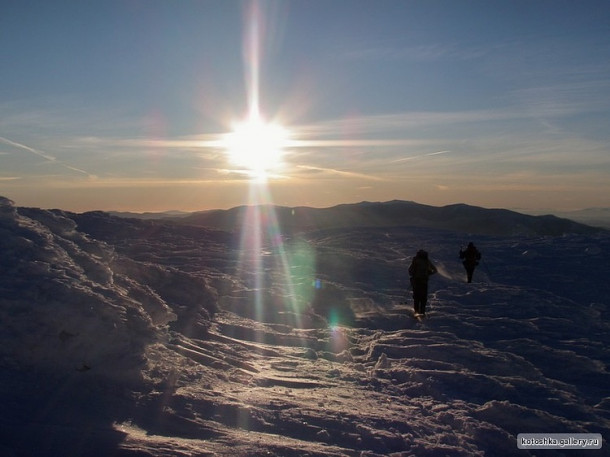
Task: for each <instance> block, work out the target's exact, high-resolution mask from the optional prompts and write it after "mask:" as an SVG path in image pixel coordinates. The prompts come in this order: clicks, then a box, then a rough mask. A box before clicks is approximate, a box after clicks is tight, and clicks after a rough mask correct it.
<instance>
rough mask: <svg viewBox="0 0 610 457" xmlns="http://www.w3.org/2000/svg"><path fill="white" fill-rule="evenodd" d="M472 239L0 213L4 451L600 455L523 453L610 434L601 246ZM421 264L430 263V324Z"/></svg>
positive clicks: (600, 241) (3, 205)
mask: <svg viewBox="0 0 610 457" xmlns="http://www.w3.org/2000/svg"><path fill="white" fill-rule="evenodd" d="M467 237H468V235H467V234H460V233H455V232H445V231H439V230H429V229H425V228H412V227H393V228H391V229H384V228H368V229H358V228H353V229H345V228H341V229H337V230H326V231H315V232H313V231H312V232H309V233H306V234H303V235H301V236H299V237H291V238H286V237H284V238H281V239H280V240H278V239H277V238H274V239H273V240H272V241H270V242H269V243H265V244H264V245H263V246H260V250H256V249H254V248H252V245H248V244H244V243H245V241H244V237H243V236H239V234H229V233H226V232H220V231H212V230H206V229H202V228H200V227H198V228H195V227H189V226H179V225H175V224H173V223H170V222H161V221H137V220H131V219H118V218H114V217H111V216H109V215H107V214H104V213H86V214H82V215H77V214H71V213H66V212H62V211H59V210H54V211H45V210H39V209H32V208H16V207H15V206H14V205H13V204H12V202H10V201H9V200H7V199H4V198H0V267H1V268H2V270H1V271H2V275H0V317H1V319H2V327H1V329H0V363H1V364H2V371H1V374H0V401H1V403H2V405H3V406H2V413H1V414H0V429H1V431H0V437H1V438H2V439H1V440H0V443H1V444H0V453H1V455H3V456H9V457H10V456H30V455H36V456H43V457H44V456H98V455H99V456H214V455H217V456H263V455H265V456H361V457H367V456H368V457H372V456H379V455H389V456H395V457H396V456H412V455H413V456H420V455H421V456H504V455H506V456H509V455H523V456H528V455H557V456H559V455H562V456H563V455H565V456H574V455H587V456H593V455H608V447H607V443H606V442H604V447H603V448H602V449H601V450H598V451H590V450H589V451H575V450H569V451H568V450H564V451H544V452H534V451H529V450H521V449H517V443H516V438H517V434H518V433H585V432H586V433H602V435H603V436H604V438H605V439H607V437H608V436H610V435H609V433H610V390H609V388H608V386H610V374H609V372H608V366H609V363H610V350H609V349H608V347H609V346H608V343H609V342H610V341H609V340H610V333H609V332H608V331H609V330H610V323H609V318H608V316H609V315H608V305H609V303H608V297H610V285H609V282H608V277H610V266H609V265H610V264H609V262H608V260H607V259H608V254H610V237H609V236H608V235H607V234H603V233H601V234H598V235H594V236H586V235H565V236H562V237H529V238H523V237H520V238H515V237H494V236H485V237H483V236H478V237H477V238H476V239H474V240H471V239H469V238H467ZM468 241H474V242H475V244H477V246H478V247H479V249H480V250H481V251H482V252H483V262H482V263H481V265H479V267H478V269H477V271H476V272H475V278H474V283H473V284H466V283H465V272H464V271H463V268H462V266H461V264H460V263H459V259H458V257H457V254H458V251H459V248H460V245H461V244H465V243H467V242H468ZM420 248H424V249H427V250H428V251H429V253H430V257H431V259H432V260H433V262H435V264H436V265H437V267H438V268H439V274H438V275H436V276H434V277H432V278H431V283H430V296H431V299H430V303H429V316H428V318H427V319H426V320H424V321H423V322H418V321H416V320H414V319H412V318H411V317H409V316H410V310H411V308H412V300H411V299H410V298H409V291H408V278H407V277H406V269H407V267H408V264H409V262H410V259H411V256H412V255H414V254H415V252H416V250H417V249H420Z"/></svg>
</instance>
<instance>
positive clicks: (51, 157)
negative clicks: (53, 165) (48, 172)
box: [0, 136, 57, 162]
mask: <svg viewBox="0 0 610 457" xmlns="http://www.w3.org/2000/svg"><path fill="white" fill-rule="evenodd" d="M0 141H2V142H3V143H6V144H8V145H10V146H15V147H16V148H19V149H24V150H26V151H30V152H31V153H32V154H36V155H37V156H38V157H42V158H43V159H46V160H48V161H49V162H57V159H56V158H55V157H53V156H52V155H49V154H45V153H44V152H41V151H38V150H36V149H34V148H31V147H29V146H26V145H25V144H21V143H15V142H14V141H11V140H9V139H8V138H4V137H2V136H0Z"/></svg>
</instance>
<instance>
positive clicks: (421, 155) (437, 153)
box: [390, 151, 451, 163]
mask: <svg viewBox="0 0 610 457" xmlns="http://www.w3.org/2000/svg"><path fill="white" fill-rule="evenodd" d="M448 152H451V151H437V152H430V153H428V154H420V155H418V156H411V157H405V158H403V159H398V160H392V161H391V162H390V163H397V162H405V161H407V160H413V159H419V158H421V157H428V156H435V155H439V154H447V153H448Z"/></svg>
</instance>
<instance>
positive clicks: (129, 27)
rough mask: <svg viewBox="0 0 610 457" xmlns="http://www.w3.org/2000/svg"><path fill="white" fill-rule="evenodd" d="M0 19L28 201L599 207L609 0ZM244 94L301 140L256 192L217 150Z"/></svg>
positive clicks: (314, 4) (607, 144) (1, 167)
mask: <svg viewBox="0 0 610 457" xmlns="http://www.w3.org/2000/svg"><path fill="white" fill-rule="evenodd" d="M1 6H2V15H0V55H1V56H2V59H1V62H2V71H1V74H2V79H1V81H2V84H1V85H0V113H1V115H0V195H4V196H6V197H8V198H11V199H13V200H14V201H15V202H16V203H17V204H19V205H25V206H39V207H54V208H63V209H68V210H74V211H86V210H92V209H104V210H132V211H157V210H169V209H182V210H200V209H211V208H229V207H232V206H237V205H241V204H245V203H248V202H249V198H250V197H249V196H250V195H252V193H251V192H250V191H251V188H252V186H264V188H265V192H267V195H268V198H269V199H271V200H272V201H274V202H275V203H278V204H282V205H288V206H298V205H308V206H318V207H323V206H331V205H334V204H338V203H348V202H357V201H363V200H368V201H385V200H392V199H402V200H414V201H417V202H420V203H426V204H431V205H445V204H451V203H457V202H465V203H469V204H474V205H480V206H485V207H504V208H515V209H524V210H538V209H540V210H570V209H579V208H587V207H597V206H610V129H609V128H608V127H609V121H608V119H610V116H609V114H610V3H609V2H607V1H589V0H583V1H560V0H553V1H501V0H498V1H492V2H490V1H457V0H447V1H442V0H439V1H433V0H425V1H423V0H422V1H410V0H400V1H398V0H384V1H372V0H370V1H359V0H349V1H347V0H333V1H322V0H307V1H306V0H293V1H274V2H272V1H262V0H261V1H259V2H247V1H245V2H241V1H231V0H218V1H216V0H209V1H208V0H198V1H191V0H180V1H169V0H168V1H159V0H141V1H140V0H122V1H113V0H104V1H80V0H74V1H61V0H59V1H55V0H54V1H52V2H50V1H29V0H19V1H2V5H1ZM253 75H257V76H258V78H257V79H254V78H253ZM254 92H255V93H257V94H258V103H257V106H258V108H259V111H260V114H261V116H262V117H263V118H264V119H266V120H267V121H269V122H274V123H276V124H281V125H282V126H283V127H285V129H286V130H287V131H289V132H290V137H291V139H292V140H293V141H292V143H289V144H287V145H286V147H285V148H284V150H283V156H282V160H281V163H278V165H277V167H276V168H275V169H273V170H270V172H269V174H268V176H267V180H266V182H265V183H264V184H263V183H260V182H258V183H253V182H252V179H251V178H250V176H249V175H248V173H247V170H242V169H240V164H239V163H232V162H231V158H230V154H228V153H227V151H226V150H224V149H223V147H222V145H220V144H219V139H220V138H223V135H224V134H226V133H228V132H230V131H231V130H232V125H234V124H235V122H238V121H240V120H242V119H244V118H245V117H247V114H248V112H249V110H250V109H251V108H252V94H253V93H254ZM252 153H253V154H257V151H256V150H253V152H252ZM242 165H243V164H242ZM242 168H243V166H242Z"/></svg>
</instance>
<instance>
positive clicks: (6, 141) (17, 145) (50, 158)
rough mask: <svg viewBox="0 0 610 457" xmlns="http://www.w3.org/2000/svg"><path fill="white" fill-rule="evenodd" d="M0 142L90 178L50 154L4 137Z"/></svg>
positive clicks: (83, 171)
mask: <svg viewBox="0 0 610 457" xmlns="http://www.w3.org/2000/svg"><path fill="white" fill-rule="evenodd" d="M0 142H2V143H4V144H7V145H9V146H13V147H15V148H17V149H20V150H23V151H28V152H31V153H32V154H34V155H36V156H38V157H41V158H43V159H44V160H46V161H47V162H51V163H55V164H57V165H59V166H61V167H63V168H66V169H68V170H72V171H76V172H77V173H82V174H85V175H87V176H91V175H90V174H89V173H88V172H87V171H85V170H81V169H80V168H77V167H73V166H71V165H68V164H66V163H64V162H62V161H60V160H57V158H56V157H54V156H52V155H50V154H47V153H46V152H44V151H41V150H40V149H35V148H32V147H30V146H26V145H25V144H21V143H17V142H16V141H12V140H9V139H8V138H4V137H0Z"/></svg>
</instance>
